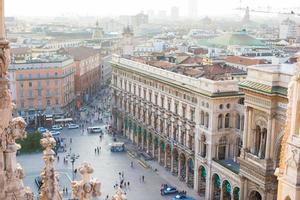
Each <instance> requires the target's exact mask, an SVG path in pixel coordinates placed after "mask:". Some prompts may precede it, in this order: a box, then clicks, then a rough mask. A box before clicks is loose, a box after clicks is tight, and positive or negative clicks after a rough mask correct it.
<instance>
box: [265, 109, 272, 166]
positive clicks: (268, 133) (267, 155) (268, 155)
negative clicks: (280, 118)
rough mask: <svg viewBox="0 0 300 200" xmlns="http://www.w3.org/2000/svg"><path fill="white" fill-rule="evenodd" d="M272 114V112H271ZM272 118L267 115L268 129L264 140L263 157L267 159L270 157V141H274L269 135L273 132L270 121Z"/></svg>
mask: <svg viewBox="0 0 300 200" xmlns="http://www.w3.org/2000/svg"><path fill="white" fill-rule="evenodd" d="M271 115H272V114H271ZM273 120H274V118H272V116H269V118H268V131H267V138H265V139H266V140H267V142H266V147H265V148H266V150H265V152H266V153H265V154H266V156H265V158H266V159H267V160H268V159H270V154H271V152H270V150H271V145H272V142H274V141H271V137H272V133H273V130H272V121H273Z"/></svg>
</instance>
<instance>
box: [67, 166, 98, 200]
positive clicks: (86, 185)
mask: <svg viewBox="0 0 300 200" xmlns="http://www.w3.org/2000/svg"><path fill="white" fill-rule="evenodd" d="M78 170H79V172H80V174H81V176H82V180H80V181H72V194H73V198H78V199H80V200H91V199H92V197H98V196H100V195H101V192H100V188H101V183H100V182H99V181H98V180H97V179H93V178H91V174H92V173H93V172H94V169H93V168H92V166H91V164H89V163H87V162H84V163H82V164H81V166H80V167H79V168H78Z"/></svg>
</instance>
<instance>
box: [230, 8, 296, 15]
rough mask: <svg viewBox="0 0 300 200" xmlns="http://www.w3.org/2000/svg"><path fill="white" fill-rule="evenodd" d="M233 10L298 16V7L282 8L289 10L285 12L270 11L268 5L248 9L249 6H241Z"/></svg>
mask: <svg viewBox="0 0 300 200" xmlns="http://www.w3.org/2000/svg"><path fill="white" fill-rule="evenodd" d="M235 10H240V11H246V10H249V12H256V13H271V14H280V15H295V16H300V12H299V10H300V8H299V7H297V8H290V9H289V8H283V10H289V11H287V12H276V11H272V10H271V7H270V6H268V7H267V9H266V10H265V9H249V7H246V8H242V7H241V6H240V7H239V8H236V9H235Z"/></svg>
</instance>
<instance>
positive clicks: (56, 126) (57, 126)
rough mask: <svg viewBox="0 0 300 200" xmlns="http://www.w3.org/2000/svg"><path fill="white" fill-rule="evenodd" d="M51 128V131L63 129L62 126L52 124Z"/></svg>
mask: <svg viewBox="0 0 300 200" xmlns="http://www.w3.org/2000/svg"><path fill="white" fill-rule="evenodd" d="M51 129H52V130H53V131H60V130H62V129H63V127H62V126H60V125H53V126H52V127H51Z"/></svg>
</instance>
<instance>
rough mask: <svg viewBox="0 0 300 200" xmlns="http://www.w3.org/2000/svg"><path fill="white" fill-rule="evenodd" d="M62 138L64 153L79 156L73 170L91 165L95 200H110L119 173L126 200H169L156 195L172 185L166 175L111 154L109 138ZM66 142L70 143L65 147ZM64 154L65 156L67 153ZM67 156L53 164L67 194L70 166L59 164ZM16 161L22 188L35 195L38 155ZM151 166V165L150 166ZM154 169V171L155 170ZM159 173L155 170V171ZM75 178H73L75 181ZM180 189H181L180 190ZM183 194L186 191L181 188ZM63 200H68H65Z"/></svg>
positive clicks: (66, 134)
mask: <svg viewBox="0 0 300 200" xmlns="http://www.w3.org/2000/svg"><path fill="white" fill-rule="evenodd" d="M61 137H62V138H66V141H67V144H68V145H67V149H68V152H69V150H70V147H71V152H72V153H76V154H79V155H80V157H79V159H78V160H76V162H75V168H76V167H77V166H78V165H79V164H80V163H82V162H83V161H87V162H90V163H92V165H93V167H94V169H95V171H94V174H93V176H94V177H95V178H98V179H99V180H100V182H101V183H102V186H101V192H102V195H101V197H100V198H98V199H105V197H106V195H109V196H110V197H111V195H112V194H114V192H115V191H114V188H113V185H114V184H116V183H118V182H119V175H118V173H119V172H124V175H125V176H124V177H125V181H129V182H130V187H129V188H128V189H126V192H127V197H128V199H130V200H140V199H143V200H160V199H171V197H170V196H169V197H162V196H161V195H160V186H161V184H163V183H169V181H174V180H175V181H176V182H177V180H176V178H175V177H174V178H173V177H172V176H171V175H170V174H169V173H168V172H164V171H158V172H157V173H156V172H154V171H153V170H152V169H151V168H149V169H145V168H144V167H143V166H142V165H140V164H139V163H138V162H137V160H135V159H134V158H132V157H130V156H129V155H128V154H127V153H111V152H110V149H109V144H110V143H111V142H112V137H111V136H110V135H108V134H105V135H104V137H103V139H102V141H100V138H99V134H84V135H82V132H81V130H80V129H76V130H67V129H66V128H65V129H64V130H63V131H62V134H61ZM70 138H72V143H71V144H69V141H70ZM97 146H98V147H101V151H100V153H99V155H97V154H95V151H94V149H95V147H97ZM68 152H67V153H68ZM67 153H59V154H58V155H59V157H60V159H59V161H57V163H56V169H57V171H58V172H59V174H60V189H61V190H62V188H63V187H65V186H68V193H70V191H71V188H70V181H71V178H72V174H71V169H72V165H71V163H70V162H69V163H68V164H67V165H66V164H64V162H63V157H64V156H66V155H67ZM18 160H19V162H20V163H21V165H22V166H23V168H24V170H25V173H26V177H25V180H24V182H25V185H26V186H30V187H31V188H32V189H34V190H35V191H34V192H35V193H36V194H37V187H36V185H35V183H34V178H35V177H36V176H38V175H39V174H40V172H41V169H42V167H43V166H44V163H43V160H42V154H41V153H38V154H30V155H21V156H18ZM131 161H133V162H134V167H133V168H132V167H131V166H130V163H131ZM154 165H155V164H154ZM157 168H158V167H157ZM158 169H159V168H158ZM143 175H144V176H145V183H141V181H140V177H141V176H143ZM79 176H80V175H79V174H77V178H79ZM176 182H172V184H173V185H176V186H179V187H181V183H176ZM183 187H184V186H183ZM181 189H182V190H183V189H184V190H187V188H181ZM65 199H68V197H67V196H65Z"/></svg>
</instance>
